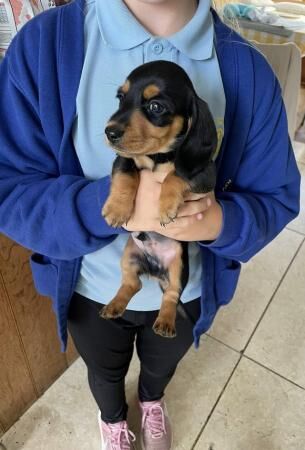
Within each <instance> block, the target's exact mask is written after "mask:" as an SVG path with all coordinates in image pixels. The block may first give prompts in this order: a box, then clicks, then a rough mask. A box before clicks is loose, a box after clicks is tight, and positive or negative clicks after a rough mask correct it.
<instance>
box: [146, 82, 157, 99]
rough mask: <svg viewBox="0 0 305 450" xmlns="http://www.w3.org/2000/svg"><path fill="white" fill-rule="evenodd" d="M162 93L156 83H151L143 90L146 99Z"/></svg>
mask: <svg viewBox="0 0 305 450" xmlns="http://www.w3.org/2000/svg"><path fill="white" fill-rule="evenodd" d="M158 94H160V89H159V88H158V86H156V85H155V84H149V85H148V86H146V88H145V89H144V91H143V96H144V98H145V99H146V100H149V99H150V98H152V97H154V96H155V95H158Z"/></svg>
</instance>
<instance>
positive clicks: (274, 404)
mask: <svg viewBox="0 0 305 450" xmlns="http://www.w3.org/2000/svg"><path fill="white" fill-rule="evenodd" d="M304 430H305V391H304V390H302V389H300V388H298V387H296V386H294V385H293V384H291V383H289V382H288V381H286V380H283V379H282V378H281V377H279V376H278V375H275V374H273V373H272V372H270V371H268V370H266V369H264V368H262V367H261V366H259V365H257V364H256V363H254V362H252V361H249V360H247V359H246V358H243V359H242V361H241V363H240V364H239V366H238V367H237V369H236V371H235V373H234V375H233V377H232V379H231V380H230V382H229V384H228V386H227V388H226V390H225V392H224V393H223V396H222V398H221V400H220V402H219V404H218V405H217V407H216V408H215V410H214V412H213V414H212V416H211V418H210V420H209V422H208V424H207V426H206V428H205V429H204V431H203V434H202V436H201V437H200V440H199V441H198V443H197V445H196V446H195V450H304V448H305V445H304V443H305V431H304Z"/></svg>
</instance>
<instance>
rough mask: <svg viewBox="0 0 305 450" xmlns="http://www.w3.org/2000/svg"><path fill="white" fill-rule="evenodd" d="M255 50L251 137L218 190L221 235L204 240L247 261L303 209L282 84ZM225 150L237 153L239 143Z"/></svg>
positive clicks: (219, 251) (218, 250)
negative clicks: (224, 188)
mask: <svg viewBox="0 0 305 450" xmlns="http://www.w3.org/2000/svg"><path fill="white" fill-rule="evenodd" d="M253 54H254V58H253V59H254V87H253V89H254V96H253V98H254V102H253V105H252V108H253V109H252V111H253V113H252V121H251V126H250V129H249V133H248V138H247V142H246V145H245V148H244V152H243V156H242V159H241V163H240V166H239V168H238V171H237V175H236V178H235V179H234V180H233V185H232V189H231V191H230V192H220V193H219V194H218V195H217V199H218V201H219V203H220V205H221V207H222V211H223V226H222V230H221V232H220V235H219V236H218V238H217V239H216V240H215V241H212V242H200V245H202V246H204V247H207V248H209V249H210V250H211V251H212V252H214V253H215V254H216V255H219V256H222V257H225V258H230V259H235V260H238V261H241V262H246V261H248V260H249V259H250V258H251V257H253V256H254V255H255V254H256V253H257V252H258V251H260V250H261V249H262V248H263V247H264V246H265V245H267V244H268V243H269V242H270V241H271V240H272V239H274V238H275V237H276V236H277V234H278V233H279V232H280V231H281V230H282V229H283V228H284V227H285V226H286V225H287V224H288V222H290V221H291V220H292V219H294V218H295V217H296V216H297V215H298V212H299V201H300V174H299V171H298V168H297V165H296V161H295V157H294V153H293V149H292V145H291V142H290V139H289V136H288V128H287V118H286V112H285V107H284V104H283V100H282V96H281V90H280V86H279V83H278V80H277V79H276V77H275V75H274V74H273V72H272V70H271V68H270V66H269V65H268V63H267V62H266V60H265V58H264V57H262V56H261V55H259V54H258V53H257V52H254V51H253ZM249 88H250V87H249ZM240 126H241V127H242V126H243V125H242V117H240ZM225 151H230V152H232V157H234V149H233V148H229V147H227V148H226V150H225Z"/></svg>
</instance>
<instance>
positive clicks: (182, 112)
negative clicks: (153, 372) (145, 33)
mask: <svg viewBox="0 0 305 450" xmlns="http://www.w3.org/2000/svg"><path fill="white" fill-rule="evenodd" d="M117 97H118V99H119V109H118V110H117V111H116V112H115V114H113V115H112V116H111V118H110V120H109V122H108V124H107V126H106V129H105V133H106V136H107V139H108V144H109V145H110V146H111V147H112V148H113V150H114V151H115V152H116V154H117V155H118V156H117V157H116V159H115V161H114V163H113V169H112V182H111V190H110V194H109V197H108V199H107V201H106V202H105V204H104V207H103V209H102V215H103V217H104V218H105V220H106V222H107V223H108V224H109V225H111V226H113V227H119V226H121V225H123V224H126V223H127V222H128V220H129V219H130V217H131V215H132V213H133V209H134V204H135V198H136V194H137V189H138V185H139V171H140V170H141V169H150V170H152V171H158V170H162V168H163V169H164V164H166V165H167V170H168V169H169V173H168V175H167V176H166V178H165V179H164V181H163V183H162V185H161V194H160V203H159V211H160V223H161V225H163V226H166V224H168V223H169V222H171V221H173V220H175V217H176V216H177V213H178V210H179V207H180V206H182V205H183V203H184V199H185V195H186V194H188V193H189V192H193V193H206V192H209V191H212V190H213V189H214V187H215V182H216V170H215V165H214V162H213V155H214V152H215V151H216V147H217V132H216V128H215V124H214V121H213V118H212V116H211V113H210V111H209V108H208V105H207V103H206V102H204V101H203V100H201V99H200V98H199V97H198V96H197V95H196V92H195V90H194V87H193V85H192V82H191V80H190V79H189V77H188V75H187V74H186V72H185V71H184V70H183V69H182V68H181V67H180V66H178V65H177V64H174V63H171V62H167V61H154V62H149V63H146V64H143V65H141V66H139V67H137V68H136V69H135V70H133V71H132V72H131V73H130V75H129V76H128V77H127V79H126V81H125V83H124V84H123V85H122V86H121V87H120V88H119V89H118V92H117ZM163 171H164V170H163ZM121 269H122V285H121V287H120V288H119V290H118V292H117V294H116V296H115V297H114V299H113V300H112V301H111V302H110V303H109V304H108V305H106V306H105V307H104V308H103V309H102V310H101V312H100V315H101V316H102V317H103V318H106V319H109V318H116V317H119V316H121V315H122V314H123V312H124V311H125V309H126V307H127V305H128V302H129V301H130V299H131V298H132V296H133V295H134V294H135V293H136V292H138V291H139V290H140V289H141V286H142V285H141V280H140V276H141V275H148V276H152V277H155V278H157V280H158V281H159V285H160V287H161V290H162V292H163V297H162V304H161V308H160V311H159V314H158V317H157V319H156V321H155V323H154V325H153V329H154V331H155V332H156V333H157V334H160V335H161V336H165V337H174V336H175V335H176V331H175V320H176V312H177V305H178V302H179V300H180V296H181V293H182V291H183V289H184V287H185V285H186V283H187V278H188V254H187V243H186V242H183V243H182V242H178V241H175V240H173V239H169V238H167V237H164V236H162V235H160V234H158V233H155V232H140V233H139V232H134V233H131V236H130V238H129V240H128V242H127V245H126V247H125V250H124V253H123V256H122V259H121Z"/></svg>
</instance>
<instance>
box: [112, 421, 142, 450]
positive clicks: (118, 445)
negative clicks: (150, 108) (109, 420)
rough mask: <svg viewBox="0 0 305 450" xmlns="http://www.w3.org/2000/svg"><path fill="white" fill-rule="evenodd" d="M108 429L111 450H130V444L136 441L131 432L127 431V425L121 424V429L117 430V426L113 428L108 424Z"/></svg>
mask: <svg viewBox="0 0 305 450" xmlns="http://www.w3.org/2000/svg"><path fill="white" fill-rule="evenodd" d="M108 427H109V428H110V430H111V438H110V440H111V441H110V442H111V449H112V450H130V448H131V447H130V444H131V442H134V441H135V440H136V437H135V435H134V434H133V432H132V431H130V430H128V428H127V425H126V424H122V425H121V427H120V428H118V426H117V425H116V426H115V427H114V426H111V424H108ZM130 439H131V442H130Z"/></svg>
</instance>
